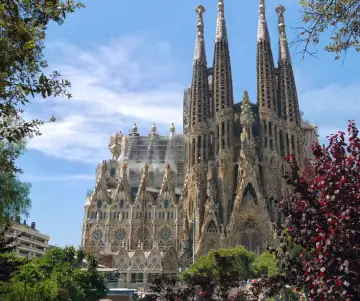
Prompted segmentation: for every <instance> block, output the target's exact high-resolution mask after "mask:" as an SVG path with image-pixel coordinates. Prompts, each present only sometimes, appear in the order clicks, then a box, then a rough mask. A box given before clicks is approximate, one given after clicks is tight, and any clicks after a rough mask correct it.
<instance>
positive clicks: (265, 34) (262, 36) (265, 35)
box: [258, 0, 270, 42]
mask: <svg viewBox="0 0 360 301" xmlns="http://www.w3.org/2000/svg"><path fill="white" fill-rule="evenodd" d="M260 40H264V41H270V37H269V30H268V28H267V24H266V17H265V0H260V4H259V25H258V42H259V41H260Z"/></svg>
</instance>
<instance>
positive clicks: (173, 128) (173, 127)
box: [170, 123, 175, 136]
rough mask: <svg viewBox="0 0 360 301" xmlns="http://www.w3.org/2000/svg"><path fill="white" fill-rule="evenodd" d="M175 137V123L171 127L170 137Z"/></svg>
mask: <svg viewBox="0 0 360 301" xmlns="http://www.w3.org/2000/svg"><path fill="white" fill-rule="evenodd" d="M174 135H175V125H174V123H172V124H171V125H170V136H174Z"/></svg>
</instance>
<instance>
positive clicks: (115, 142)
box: [109, 131, 124, 160]
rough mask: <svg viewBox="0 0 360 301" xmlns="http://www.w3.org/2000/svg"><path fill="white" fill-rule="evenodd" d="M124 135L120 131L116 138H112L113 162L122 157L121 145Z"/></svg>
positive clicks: (110, 146) (110, 144)
mask: <svg viewBox="0 0 360 301" xmlns="http://www.w3.org/2000/svg"><path fill="white" fill-rule="evenodd" d="M123 137H124V135H123V134H122V132H121V131H120V132H119V133H116V134H115V136H111V137H110V142H109V149H110V152H111V154H112V160H117V159H119V157H120V155H121V143H122V139H123Z"/></svg>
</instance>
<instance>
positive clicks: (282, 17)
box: [275, 5, 286, 35]
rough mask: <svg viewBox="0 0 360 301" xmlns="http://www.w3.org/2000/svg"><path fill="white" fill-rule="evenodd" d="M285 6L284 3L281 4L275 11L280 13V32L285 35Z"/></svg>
mask: <svg viewBox="0 0 360 301" xmlns="http://www.w3.org/2000/svg"><path fill="white" fill-rule="evenodd" d="M285 10H286V9H285V7H284V6H282V5H279V6H278V7H277V8H276V9H275V11H276V12H277V13H278V15H279V21H278V26H279V32H280V34H283V35H285V21H284V12H285Z"/></svg>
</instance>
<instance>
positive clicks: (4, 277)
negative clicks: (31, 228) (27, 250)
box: [0, 223, 27, 296]
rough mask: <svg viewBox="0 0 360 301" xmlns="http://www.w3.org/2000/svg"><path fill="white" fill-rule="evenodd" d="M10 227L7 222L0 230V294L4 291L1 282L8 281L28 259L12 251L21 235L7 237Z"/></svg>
mask: <svg viewBox="0 0 360 301" xmlns="http://www.w3.org/2000/svg"><path fill="white" fill-rule="evenodd" d="M9 228H10V223H7V224H6V225H5V226H4V227H3V228H2V230H1V231H0V296H1V295H2V294H3V293H4V291H3V290H2V288H1V283H4V282H8V281H9V280H10V278H11V276H12V275H13V273H14V272H15V271H17V270H18V268H19V267H20V266H21V265H23V264H25V263H27V259H23V258H19V257H17V256H16V255H14V254H13V253H11V252H12V251H13V250H14V249H15V247H16V245H15V242H16V240H17V239H18V237H19V236H16V237H9V238H7V237H6V236H5V234H6V233H7V231H8V230H9Z"/></svg>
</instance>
